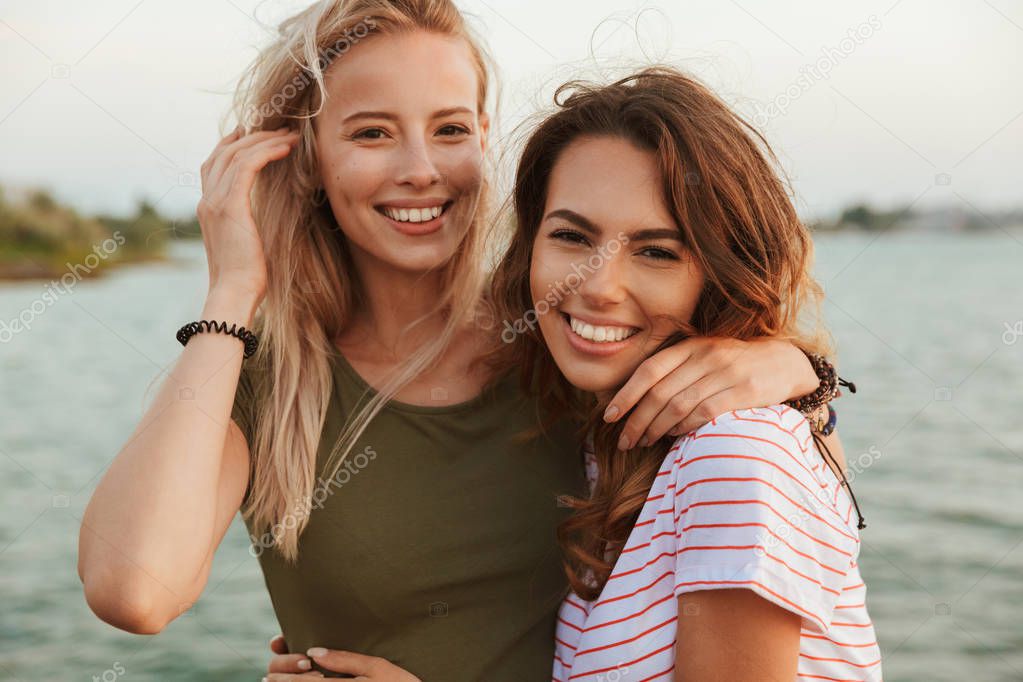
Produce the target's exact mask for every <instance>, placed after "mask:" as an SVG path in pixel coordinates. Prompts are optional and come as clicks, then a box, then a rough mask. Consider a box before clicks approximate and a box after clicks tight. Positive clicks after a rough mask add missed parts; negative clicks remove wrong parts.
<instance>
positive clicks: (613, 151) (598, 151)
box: [546, 136, 674, 228]
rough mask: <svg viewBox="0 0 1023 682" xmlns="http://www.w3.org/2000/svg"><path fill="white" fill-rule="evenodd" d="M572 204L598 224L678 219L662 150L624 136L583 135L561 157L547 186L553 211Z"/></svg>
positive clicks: (618, 224)
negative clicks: (667, 192) (668, 194)
mask: <svg viewBox="0 0 1023 682" xmlns="http://www.w3.org/2000/svg"><path fill="white" fill-rule="evenodd" d="M558 208H570V209H572V210H574V211H577V212H578V213H581V214H583V215H585V216H587V217H588V218H590V219H591V220H593V221H594V222H596V223H597V224H598V226H600V225H602V226H604V227H612V226H613V227H615V228H621V227H624V226H629V227H634V226H635V225H636V224H637V223H649V222H651V221H658V222H663V223H665V224H667V225H671V224H673V222H674V221H673V220H672V218H671V213H670V212H669V210H668V207H667V205H666V204H665V202H664V196H663V182H662V180H661V173H660V170H659V169H658V166H657V155H656V154H655V153H654V152H652V151H649V150H645V149H640V148H638V147H637V146H635V145H634V144H632V143H631V142H629V141H628V140H624V139H622V138H619V137H605V136H601V137H582V138H579V139H578V140H576V141H574V142H572V143H571V144H570V145H569V146H568V147H566V148H565V150H564V151H563V152H562V153H561V155H560V156H559V157H558V160H557V161H556V162H555V164H554V168H553V170H552V172H551V177H550V181H549V186H548V188H547V207H546V209H547V210H548V211H550V210H555V209H558Z"/></svg>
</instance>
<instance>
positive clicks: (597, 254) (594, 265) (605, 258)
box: [576, 249, 628, 308]
mask: <svg viewBox="0 0 1023 682" xmlns="http://www.w3.org/2000/svg"><path fill="white" fill-rule="evenodd" d="M577 267H578V268H579V270H578V272H579V274H580V277H581V278H582V282H581V283H580V284H579V286H578V288H577V289H576V293H577V294H578V295H579V296H581V297H582V298H583V300H584V301H585V302H586V303H587V305H590V306H592V307H594V308H601V307H606V306H611V305H616V304H618V303H622V302H623V301H625V299H626V297H627V296H628V272H627V271H628V262H627V259H626V258H624V257H623V254H622V253H617V254H614V255H611V254H608V253H607V251H606V250H604V249H601V250H599V251H597V250H594V251H592V252H591V255H590V256H589V257H588V258H587V259H586V260H585V261H583V262H582V263H579V264H578V265H577Z"/></svg>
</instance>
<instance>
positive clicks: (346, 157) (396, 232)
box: [315, 31, 487, 271]
mask: <svg viewBox="0 0 1023 682" xmlns="http://www.w3.org/2000/svg"><path fill="white" fill-rule="evenodd" d="M326 85H327V92H328V97H327V99H326V100H325V101H324V104H323V109H322V111H321V112H320V114H319V115H318V116H317V118H316V119H315V122H316V152H317V157H318V159H319V164H320V176H321V181H322V183H323V187H324V189H325V191H326V194H327V197H328V198H329V200H330V205H331V209H332V210H333V213H334V216H335V218H336V219H337V222H338V225H340V227H341V230H342V232H343V233H344V235H345V236H346V237H347V239H348V242H349V244H351V246H352V249H353V253H354V254H355V256H356V262H357V263H359V264H363V265H368V264H369V263H376V264H378V265H383V266H385V267H390V268H395V269H400V270H404V271H422V270H426V269H429V268H435V267H438V266H440V265H442V264H444V263H445V262H446V261H447V260H448V259H449V258H450V257H451V256H452V254H453V253H454V251H455V249H456V248H457V247H458V244H459V242H460V241H461V238H462V235H463V234H464V233H465V229H466V226H467V225H468V221H469V220H470V219H471V217H472V215H473V214H474V212H475V210H476V204H477V201H478V196H479V189H480V184H481V181H482V161H483V150H484V147H485V142H484V140H485V134H486V129H487V119H486V116H485V115H480V114H478V111H479V102H478V99H479V97H478V89H479V75H478V74H477V69H476V64H475V61H474V58H473V55H472V52H471V50H470V48H469V45H468V44H467V43H466V41H465V40H462V39H460V38H454V37H448V36H443V35H439V34H436V33H428V32H426V31H413V32H411V33H399V34H381V35H374V36H371V37H369V38H366V39H365V40H363V41H361V42H360V43H359V44H358V45H356V46H355V47H354V48H353V49H352V50H351V52H348V53H346V54H344V55H343V56H342V57H340V58H339V59H338V61H337V62H336V63H334V64H333V65H332V66H331V67H330V69H329V70H328V72H327V80H326Z"/></svg>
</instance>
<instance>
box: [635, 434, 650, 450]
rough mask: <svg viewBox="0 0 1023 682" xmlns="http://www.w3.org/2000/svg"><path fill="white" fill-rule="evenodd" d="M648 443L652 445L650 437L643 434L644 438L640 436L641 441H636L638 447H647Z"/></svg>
mask: <svg viewBox="0 0 1023 682" xmlns="http://www.w3.org/2000/svg"><path fill="white" fill-rule="evenodd" d="M648 445H650V439H649V438H647V437H646V436H643V437H642V438H640V439H639V442H638V443H636V446H637V447H641V448H645V447H646V446H648Z"/></svg>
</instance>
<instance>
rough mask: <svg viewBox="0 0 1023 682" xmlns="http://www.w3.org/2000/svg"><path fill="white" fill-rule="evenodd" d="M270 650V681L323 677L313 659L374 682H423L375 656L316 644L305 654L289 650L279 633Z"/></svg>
mask: <svg viewBox="0 0 1023 682" xmlns="http://www.w3.org/2000/svg"><path fill="white" fill-rule="evenodd" d="M270 650H271V651H273V652H274V654H275V655H274V657H273V658H271V659H270V665H269V667H268V669H267V672H268V673H269V674H268V675H267V676H266V677H265V678H263V679H264V680H266V682H286V681H287V680H295V679H298V678H299V677H323V674H322V673H320V672H317V671H315V670H312V668H313V667H314V665H313V663H312V661H315V662H316V665H317V666H319V667H320V668H323V669H324V670H329V671H331V672H337V673H345V674H348V675H351V676H352V677H357V678H359V679H360V680H368V681H370V682H421V681H420V679H419V678H418V677H416V676H415V675H413V674H412V673H410V672H408V671H406V670H402V669H401V668H399V667H398V666H396V665H394V664H393V663H391V662H390V661H387V660H385V659H383V658H377V657H375V656H363V655H362V654H355V653H352V652H350V651H336V650H331V649H324V648H322V647H314V648H312V649H309V651H307V652H306V653H307V654H312V655H310V656H306V655H303V654H292V653H288V645H287V644H286V643H285V641H284V638H283V637H282V636H280V635H277V636H276V637H274V638H273V639H271V640H270Z"/></svg>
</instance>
